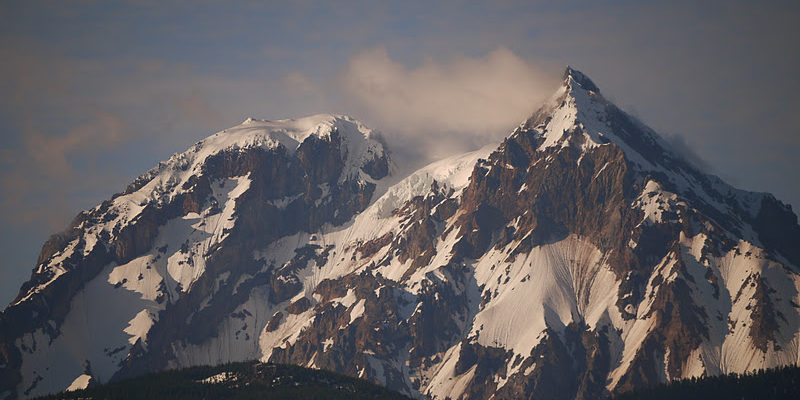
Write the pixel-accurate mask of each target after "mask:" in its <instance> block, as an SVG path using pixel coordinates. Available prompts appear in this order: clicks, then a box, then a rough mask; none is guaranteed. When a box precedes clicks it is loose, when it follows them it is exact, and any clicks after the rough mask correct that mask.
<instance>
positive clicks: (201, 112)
mask: <svg viewBox="0 0 800 400" xmlns="http://www.w3.org/2000/svg"><path fill="white" fill-rule="evenodd" d="M174 105H175V108H176V109H177V110H178V111H179V112H180V113H181V114H182V115H183V116H184V117H185V118H187V119H189V120H193V121H197V122H199V123H200V124H202V125H204V126H212V127H215V126H219V125H221V124H222V123H223V122H224V121H225V118H223V116H222V115H221V114H220V113H219V111H217V110H216V109H215V108H213V107H211V105H210V104H209V103H208V100H207V99H206V97H205V96H204V95H203V94H202V93H200V92H199V91H197V90H195V91H193V92H192V93H191V94H190V95H188V96H181V97H178V98H176V99H175V104H174Z"/></svg>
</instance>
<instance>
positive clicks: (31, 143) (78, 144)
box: [25, 109, 127, 177]
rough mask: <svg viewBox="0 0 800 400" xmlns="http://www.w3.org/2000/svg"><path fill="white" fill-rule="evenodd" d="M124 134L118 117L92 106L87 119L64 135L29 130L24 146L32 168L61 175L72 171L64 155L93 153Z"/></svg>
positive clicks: (125, 132) (111, 143)
mask: <svg viewBox="0 0 800 400" xmlns="http://www.w3.org/2000/svg"><path fill="white" fill-rule="evenodd" d="M126 135H127V130H126V128H125V124H124V123H123V122H122V120H121V119H120V118H119V117H117V116H116V115H113V114H111V113H108V112H106V111H103V110H99V109H96V110H94V111H93V117H92V120H91V121H89V122H87V123H84V124H81V125H78V126H76V127H74V128H72V129H70V130H69V131H67V133H66V134H64V135H46V134H42V133H40V132H39V131H36V130H34V131H29V132H28V133H27V134H26V136H25V149H26V152H27V156H29V157H30V159H31V161H33V162H34V163H35V164H34V165H35V168H36V169H38V170H39V171H41V172H42V173H44V174H46V175H48V176H58V177H62V176H66V175H71V174H72V173H73V171H72V165H71V163H70V162H69V161H68V160H67V157H68V156H70V155H73V154H89V155H94V154H97V153H98V152H100V151H102V150H105V149H108V148H110V147H113V146H116V145H118V144H120V143H121V142H122V141H123V140H125V138H126Z"/></svg>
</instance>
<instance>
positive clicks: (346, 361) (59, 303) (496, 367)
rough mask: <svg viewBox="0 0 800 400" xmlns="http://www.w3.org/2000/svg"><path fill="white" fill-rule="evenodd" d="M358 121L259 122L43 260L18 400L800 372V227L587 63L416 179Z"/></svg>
mask: <svg viewBox="0 0 800 400" xmlns="http://www.w3.org/2000/svg"><path fill="white" fill-rule="evenodd" d="M393 170H394V169H393V168H392V162H391V161H390V160H389V152H388V149H387V148H386V145H385V143H384V142H383V140H382V139H381V138H380V136H379V135H378V134H376V133H374V132H372V131H371V130H369V129H368V128H366V127H365V126H364V125H363V124H361V123H359V122H357V121H355V120H353V119H351V118H348V117H345V116H332V115H318V116H313V117H308V118H303V119H298V120H284V121H258V120H252V119H249V120H247V121H245V122H244V123H243V124H241V125H239V126H237V127H234V128H231V129H228V130H226V131H222V132H219V133H217V134H215V135H213V136H211V137H209V138H207V139H205V140H203V141H201V142H199V143H198V144H196V145H195V146H193V147H192V148H190V149H189V150H187V151H186V152H184V153H181V154H176V155H175V156H173V157H172V158H170V159H169V160H168V161H166V162H164V163H161V164H159V166H157V167H156V168H154V169H152V170H151V171H149V172H147V173H146V174H144V175H142V176H141V177H140V178H138V179H137V180H136V181H135V182H134V183H132V184H131V185H130V186H129V187H128V188H127V190H126V191H125V192H123V193H121V194H118V195H115V196H114V197H113V198H112V199H111V200H108V201H106V202H103V203H102V204H100V205H99V206H97V207H95V208H93V209H92V210H89V211H85V212H83V213H81V214H79V216H78V217H77V218H76V219H75V221H74V222H73V223H72V224H71V226H70V227H69V228H68V229H67V230H66V231H64V232H62V233H60V234H57V235H54V236H53V237H52V238H51V239H50V240H48V242H47V243H45V245H44V247H43V249H42V253H41V255H40V257H39V260H38V261H37V267H36V268H35V270H34V273H33V275H32V277H31V280H30V281H29V282H27V283H26V284H25V285H23V287H22V288H21V290H20V294H19V296H18V297H17V298H16V299H15V300H14V302H13V303H12V304H11V305H10V306H9V307H8V308H7V309H6V310H5V311H4V312H3V313H2V315H0V398H2V397H3V395H5V397H6V398H16V397H20V398H25V397H30V396H34V395H38V394H45V393H50V392H55V391H59V390H63V389H65V388H67V387H69V386H73V387H76V385H78V386H80V385H79V384H80V382H84V381H85V382H88V381H99V382H106V381H109V380H115V379H121V378H125V377H129V376H133V375H137V374H140V373H143V372H146V371H151V370H160V369H165V368H173V367H184V366H191V365H200V364H219V363H223V362H227V361H239V360H250V359H261V360H264V361H272V362H282V363H293V364H298V365H303V366H310V367H315V368H321V369H329V370H334V371H339V372H343V373H346V374H349V375H353V376H358V377H363V378H366V379H370V380H373V381H375V382H379V383H381V384H383V385H386V386H388V387H389V388H392V389H395V390H398V391H401V392H403V393H406V394H409V395H412V396H416V397H426V396H427V397H431V398H438V399H444V398H447V397H449V398H488V397H490V396H492V395H494V397H495V398H521V397H524V398H529V397H534V398H537V399H538V398H567V399H584V398H598V397H602V396H604V395H608V394H609V393H614V392H621V391H625V390H628V389H630V388H633V387H636V386H642V385H647V384H651V383H656V382H662V381H665V380H668V379H674V378H678V377H688V376H699V375H704V374H705V375H714V374H720V373H730V372H743V371H747V370H753V369H758V368H764V367H771V366H778V365H786V364H792V363H796V362H798V361H800V349H799V346H798V345H800V310H798V308H800V295H799V294H798V293H800V275H798V273H800V269H799V268H800V226H798V224H797V217H796V216H795V215H794V214H793V213H792V211H791V209H790V208H789V207H787V206H785V205H783V204H782V203H781V202H779V201H778V200H776V199H775V198H774V197H773V196H771V195H769V194H764V193H752V192H746V191H742V190H738V189H735V188H732V187H731V186H729V185H727V184H726V183H724V182H723V181H721V180H720V179H718V178H716V177H713V176H710V175H707V174H704V173H703V172H702V171H699V170H698V169H697V168H695V167H694V166H692V165H691V164H689V163H687V162H686V161H685V160H684V159H683V158H682V157H680V156H679V155H678V154H677V153H675V152H673V151H672V150H671V149H670V147H669V146H668V145H667V144H666V143H665V142H664V141H663V140H662V139H661V138H660V137H659V136H658V135H657V134H656V133H655V132H653V131H652V130H651V129H650V128H648V127H647V126H645V125H643V124H642V123H641V122H639V121H637V120H635V119H634V118H632V117H630V116H629V115H627V114H626V113H624V112H623V111H621V110H620V109H618V108H617V107H616V106H614V105H613V104H611V103H610V102H608V101H607V100H606V99H604V98H603V96H602V95H601V94H600V91H599V89H598V88H597V87H596V86H595V85H594V84H593V83H592V82H591V80H589V78H587V77H586V76H585V75H583V74H581V73H580V72H578V71H575V70H573V69H571V68H568V69H567V70H566V72H565V75H564V82H563V85H562V86H561V87H560V88H559V89H558V91H557V92H556V93H555V94H554V95H553V96H552V98H551V99H550V101H549V102H548V103H547V104H545V105H544V106H543V107H542V108H541V109H540V110H538V111H537V112H536V113H534V114H533V116H532V117H531V118H530V119H528V120H527V121H525V122H523V123H522V124H521V125H520V126H519V127H518V128H517V129H515V130H514V131H513V132H512V133H511V134H510V136H508V137H507V138H506V139H505V140H504V141H503V143H501V144H500V145H499V146H492V147H487V148H484V149H481V150H479V151H476V152H472V153H468V154H464V155H460V156H456V157H451V158H448V159H445V160H441V161H439V162H436V163H434V164H431V165H429V166H427V167H424V168H422V169H420V170H418V171H416V172H414V173H412V174H410V175H408V176H405V177H402V176H396V174H392V173H391V172H392V171H393Z"/></svg>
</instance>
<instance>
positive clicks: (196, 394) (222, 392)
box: [40, 362, 408, 400]
mask: <svg viewBox="0 0 800 400" xmlns="http://www.w3.org/2000/svg"><path fill="white" fill-rule="evenodd" d="M86 398H91V399H107V400H122V399H134V400H138V399H150V400H158V399H169V400H179V399H192V400H194V399H215V400H216V399H231V400H234V399H271V400H278V399H289V400H297V399H310V400H314V399H341V400H357V399H364V400H367V399H395V400H403V399H408V397H406V396H403V395H401V394H399V393H395V392H392V391H390V390H388V389H386V388H382V387H380V386H376V385H374V384H371V383H369V382H367V381H364V380H361V379H356V378H352V377H349V376H344V375H339V374H335V373H332V372H328V371H320V370H316V369H311V368H303V367H298V366H296V365H283V364H265V363H259V362H242V363H230V364H224V365H219V366H215V367H210V366H202V367H191V368H186V369H180V370H169V371H162V372H153V373H149V374H145V375H141V376H138V377H136V378H131V379H127V380H124V381H121V382H115V383H109V384H105V385H100V386H92V387H90V388H87V389H79V390H71V391H66V392H61V393H58V394H55V395H49V396H44V397H41V398H40V399H42V400H47V399H59V400H67V399H76V400H78V399H86Z"/></svg>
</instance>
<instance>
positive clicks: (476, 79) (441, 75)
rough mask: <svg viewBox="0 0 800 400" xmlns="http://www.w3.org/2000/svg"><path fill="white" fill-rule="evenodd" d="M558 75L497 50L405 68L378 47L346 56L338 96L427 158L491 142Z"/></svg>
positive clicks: (536, 101)
mask: <svg viewBox="0 0 800 400" xmlns="http://www.w3.org/2000/svg"><path fill="white" fill-rule="evenodd" d="M557 77H558V75H557V74H555V73H552V72H551V71H545V70H544V69H543V68H541V67H539V66H537V65H534V64H533V63H530V62H528V61H526V60H524V59H522V58H521V57H519V56H517V55H516V54H514V53H513V52H512V51H511V50H509V49H506V48H503V47H500V48H497V49H495V50H493V51H491V52H489V53H488V54H486V55H485V56H482V57H476V58H469V57H458V58H453V59H450V60H446V61H443V62H439V61H434V60H431V59H429V60H427V61H425V62H423V63H422V64H421V65H419V66H407V65H404V64H402V63H400V62H397V61H395V60H393V59H392V58H391V57H390V56H389V54H388V52H387V51H386V49H385V48H383V47H378V48H374V49H371V50H367V51H363V52H361V53H358V54H356V55H355V56H353V57H352V58H351V59H350V60H349V62H348V65H347V68H346V70H345V71H344V73H343V75H342V77H341V79H340V84H341V87H342V89H343V90H342V92H343V93H344V94H345V95H346V96H348V98H349V99H348V100H349V101H350V102H351V103H353V105H354V107H353V108H354V109H356V110H360V111H361V112H362V113H363V114H365V115H366V117H367V119H369V120H371V121H375V123H376V124H378V128H379V129H382V130H385V131H388V132H389V133H390V134H391V133H393V132H394V133H397V134H401V135H402V136H403V137H402V142H405V143H400V145H401V146H403V145H405V146H419V151H422V152H424V153H425V155H426V156H428V157H430V158H437V157H441V156H443V155H447V154H452V153H455V152H458V151H463V150H467V149H469V148H474V147H476V146H478V145H483V144H486V143H489V142H494V141H497V140H499V138H501V137H503V136H505V135H507V134H508V133H509V130H510V129H512V128H513V127H514V126H515V125H517V124H519V123H520V122H521V121H523V120H524V119H525V118H526V117H527V116H529V115H530V114H531V113H532V112H533V111H535V109H536V107H537V106H538V105H539V104H540V103H541V102H542V101H543V100H545V99H546V98H547V97H548V96H549V95H550V94H551V93H552V92H553V90H555V88H556V85H557V82H558V79H557Z"/></svg>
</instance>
